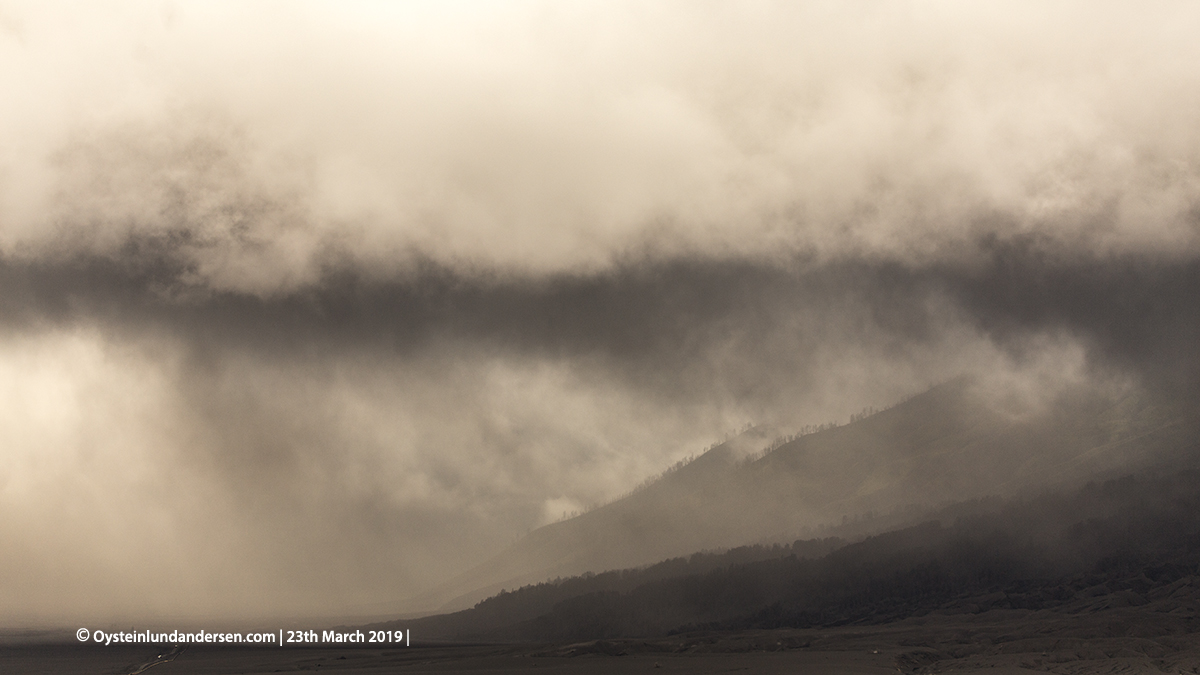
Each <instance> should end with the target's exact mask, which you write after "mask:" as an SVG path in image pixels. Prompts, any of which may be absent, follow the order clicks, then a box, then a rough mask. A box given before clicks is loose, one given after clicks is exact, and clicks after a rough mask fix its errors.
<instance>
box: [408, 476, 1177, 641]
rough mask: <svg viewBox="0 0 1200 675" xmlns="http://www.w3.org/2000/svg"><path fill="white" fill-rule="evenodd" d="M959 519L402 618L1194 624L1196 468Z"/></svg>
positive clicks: (717, 623)
mask: <svg viewBox="0 0 1200 675" xmlns="http://www.w3.org/2000/svg"><path fill="white" fill-rule="evenodd" d="M953 513H954V509H951V510H950V511H947V512H946V513H945V516H946V520H947V521H950V520H951V518H952V517H953ZM963 513H964V515H962V516H961V517H957V518H953V521H952V522H946V523H943V522H939V521H931V522H927V523H924V524H921V525H918V526H915V527H910V528H905V529H902V530H896V531H892V532H888V533H885V534H881V535H877V536H874V537H869V538H867V539H865V540H864V541H862V542H859V543H855V544H849V545H846V546H842V547H840V548H837V549H836V550H834V551H832V552H831V553H829V554H827V555H824V556H820V557H805V556H804V555H803V553H804V552H815V551H818V550H819V548H820V546H821V545H822V544H824V545H829V544H831V543H832V544H834V545H836V542H829V541H828V540H827V541H826V542H797V543H796V544H795V545H794V546H793V547H783V548H775V549H773V550H772V549H763V550H764V551H766V552H767V554H769V553H771V552H774V553H775V554H776V557H767V558H764V559H760V560H750V561H746V562H738V561H735V560H731V559H726V560H722V559H721V557H720V556H713V557H711V558H710V560H709V563H710V564H707V565H704V566H703V568H697V569H688V568H687V566H686V565H684V566H677V568H676V569H674V570H671V569H656V568H649V569H646V570H641V571H630V572H626V573H623V574H615V573H610V575H608V577H609V578H607V579H605V578H604V575H600V576H597V577H595V578H588V579H583V580H568V581H566V582H561V583H559V584H546V585H540V586H536V587H527V588H523V589H521V590H518V591H516V592H514V593H508V594H504V595H500V596H497V597H494V598H491V599H489V600H487V601H485V602H482V603H480V604H479V605H478V606H476V607H475V608H473V609H471V610H466V611H463V612H458V613H456V614H451V615H446V616H436V617H428V618H426V619H421V620H417V621H409V622H405V625H406V626H407V627H409V628H411V629H412V630H415V631H419V633H420V634H422V635H425V636H427V637H438V636H441V637H445V638H451V639H492V640H495V639H505V640H513V639H516V640H526V641H528V640H533V641H569V640H589V639H592V640H594V639H613V638H623V637H645V636H651V637H653V636H663V635H668V634H671V633H675V632H688V631H696V630H719V631H738V630H757V629H777V628H810V627H822V626H825V627H829V626H840V625H847V624H863V625H870V624H884V623H891V622H896V621H899V620H903V619H906V618H910V617H921V616H946V615H970V614H978V613H980V612H984V611H989V610H993V609H997V610H999V609H1005V610H1014V609H1019V610H1027V611H1042V610H1055V611H1057V612H1060V613H1062V612H1066V613H1088V612H1094V611H1100V610H1107V609H1116V608H1129V607H1144V608H1145V612H1147V613H1148V616H1149V617H1151V619H1153V617H1155V616H1162V617H1163V620H1167V619H1170V618H1171V616H1174V617H1176V618H1181V617H1182V618H1187V617H1191V618H1190V619H1189V620H1191V621H1193V622H1194V621H1195V617H1196V616H1197V611H1198V610H1200V584H1198V583H1197V581H1196V579H1197V578H1198V577H1197V575H1198V574H1200V473H1198V472H1195V471H1186V472H1180V473H1175V474H1171V475H1167V476H1160V477H1154V476H1144V477H1140V478H1133V477H1126V478H1122V479H1118V480H1111V481H1107V482H1104V483H1092V484H1089V485H1087V486H1085V487H1084V488H1082V489H1079V490H1075V491H1071V492H1069V493H1056V494H1047V495H1043V496H1040V497H1038V498H1035V499H1030V500H1025V501H1013V502H1011V503H1008V504H1006V505H1004V506H1003V507H1002V508H999V509H997V510H994V511H992V512H990V513H984V514H978V513H974V514H972V513H971V508H970V505H967V508H966V509H965V510H964V511H963ZM797 553H800V555H797ZM1167 615H1171V616H1167ZM1154 620H1157V619H1154ZM1148 621H1149V623H1147V625H1148V626H1149V625H1150V624H1151V623H1153V620H1150V619H1148ZM1168 623H1169V621H1168ZM1172 625H1174V624H1172ZM1196 628H1200V625H1197V626H1192V629H1196Z"/></svg>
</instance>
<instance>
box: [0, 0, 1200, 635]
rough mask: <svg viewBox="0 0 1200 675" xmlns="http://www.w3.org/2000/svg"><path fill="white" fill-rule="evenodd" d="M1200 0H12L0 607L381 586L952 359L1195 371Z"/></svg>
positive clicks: (891, 387) (0, 218) (1, 18)
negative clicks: (736, 438) (752, 432)
mask: <svg viewBox="0 0 1200 675" xmlns="http://www.w3.org/2000/svg"><path fill="white" fill-rule="evenodd" d="M1196 13H1197V10H1196V9H1195V8H1193V7H1192V6H1190V5H1187V4H1184V3H1158V4H1153V5H1151V6H1149V7H1141V8H1139V9H1138V10H1137V11H1136V12H1135V11H1134V10H1133V9H1132V8H1125V7H1121V6H1116V5H1101V6H1099V7H1096V6H1094V5H1092V4H1088V5H1084V4H1082V3H1078V4H1075V3H1058V4H1054V5H1045V4H1020V3H1018V4H1016V5H1011V6H1006V7H1005V8H1004V9H1003V10H1001V9H999V8H997V9H986V8H979V7H973V8H967V7H960V6H957V5H953V4H950V3H945V4H939V3H899V4H895V3H893V4H886V5H885V4H882V3H872V2H863V3H851V4H845V3H838V4H826V3H811V4H806V5H791V4H788V5H774V4H771V3H764V4H739V5H702V6H701V5H694V4H684V3H654V4H649V5H646V4H620V3H618V4H604V5H587V4H584V5H571V6H561V5H552V4H541V3H504V4H498V3H485V4H465V3H449V4H441V3H439V4H438V5H437V6H436V7H434V6H432V5H422V4H411V5H406V6H404V7H403V8H394V7H390V6H383V5H381V4H376V3H358V4H354V5H351V6H350V7H348V8H344V9H342V8H335V7H333V6H331V5H318V4H313V3H308V4H305V3H286V4H284V3H258V4H253V5H248V6H239V7H234V6H232V5H210V4H200V3H157V2H156V3H149V2H147V3H136V2H131V3H118V4H114V5H106V6H104V7H93V6H84V5H79V4H71V3H63V4H54V3H50V4H43V3H39V4H38V5H37V6H36V7H35V6H33V5H23V4H21V3H15V4H7V5H3V6H0V54H2V55H3V58H0V86H2V87H3V88H4V90H5V91H6V92H8V93H7V94H6V96H5V97H4V99H5V100H4V102H3V103H0V150H2V152H0V288H2V291H3V292H2V295H0V373H3V377H2V379H0V382H3V385H0V398H2V401H3V405H2V406H0V420H3V422H2V424H0V448H2V452H0V516H2V517H0V541H3V542H4V546H3V547H0V548H2V550H3V554H0V578H4V579H5V580H6V581H5V582H4V588H3V591H4V595H5V599H6V603H5V605H4V607H3V608H0V620H3V621H10V622H32V621H58V620H64V619H66V618H67V617H110V618H117V617H121V618H128V617H148V616H235V615H236V616H262V615H266V614H271V613H291V612H306V613H320V614H337V613H344V612H355V611H362V608H363V607H367V606H370V607H373V608H376V609H378V603H380V602H383V601H389V600H393V599H394V600H396V601H397V602H398V601H400V600H402V599H403V598H405V597H408V596H411V595H414V594H417V593H420V592H421V591H423V590H426V589H428V588H429V587H431V586H432V585H434V584H436V583H439V582H441V581H444V580H446V579H447V578H449V577H450V576H452V575H454V574H455V573H457V572H461V571H463V570H464V569H466V568H468V567H470V566H471V565H473V564H476V563H478V562H479V561H480V560H482V559H484V558H486V557H487V556H489V555H491V554H493V553H495V552H496V551H497V550H499V549H500V548H502V547H503V546H505V545H507V544H509V543H511V542H512V541H514V540H515V539H516V538H517V537H519V536H521V535H523V534H524V533H526V532H527V531H529V530H530V529H531V528H534V527H537V526H539V525H542V524H545V523H547V522H550V521H552V520H555V519H557V518H558V517H560V516H561V515H562V512H564V511H574V510H579V509H582V508H585V507H588V506H591V505H595V504H599V503H603V502H606V501H609V500H611V499H613V498H615V497H617V496H618V495H621V494H623V493H625V492H626V491H627V490H629V489H630V488H632V487H633V486H635V485H637V484H638V483H639V482H641V481H642V480H644V479H645V478H646V477H647V476H650V475H653V474H655V473H657V472H658V471H661V470H662V469H663V468H665V467H667V466H669V465H671V464H673V463H674V462H676V461H677V460H679V459H680V458H682V457H684V456H686V455H689V454H692V453H695V452H697V451H699V450H701V449H702V448H704V447H705V446H708V445H709V444H710V443H712V442H713V441H716V440H719V439H720V438H722V437H723V436H724V434H725V433H727V432H729V431H731V430H733V429H737V428H741V427H742V426H743V425H745V424H747V423H768V424H771V425H774V426H775V427H777V428H779V429H781V430H783V431H784V432H787V431H789V430H794V429H798V428H800V427H801V426H803V425H806V424H820V423H825V422H829V421H839V422H844V421H846V420H847V419H848V418H849V416H850V415H851V414H854V413H857V412H859V411H860V410H862V409H863V408H864V407H867V406H875V407H883V406H886V405H889V404H891V403H894V402H896V401H898V400H900V399H902V398H904V397H906V396H910V395H912V394H915V393H918V392H920V391H922V390H924V389H925V388H927V387H929V386H932V385H934V384H937V383H939V382H943V381H945V380H948V379H950V378H953V377H955V376H957V375H960V374H963V373H969V374H974V375H975V376H977V377H978V378H980V381H981V382H983V383H985V388H991V389H992V390H993V391H994V392H995V393H996V394H997V399H998V400H999V399H1001V398H1003V399H1004V400H1005V401H1007V402H1008V403H1009V404H1011V402H1012V401H1013V400H1016V401H1017V403H1016V404H1014V405H1016V406H1017V407H1018V408H1023V409H1029V408H1032V407H1036V406H1037V405H1039V404H1040V402H1041V401H1043V400H1046V399H1048V398H1049V397H1052V396H1053V395H1054V393H1055V392H1056V391H1057V390H1058V389H1059V388H1063V387H1068V386H1077V385H1084V386H1089V387H1111V388H1129V387H1141V388H1144V389H1146V390H1147V391H1150V392H1152V393H1153V394H1154V395H1162V396H1166V397H1171V398H1174V399H1176V400H1179V399H1186V398H1187V397H1190V396H1193V395H1194V394H1195V393H1196V391H1197V383H1198V382H1200V361H1198V360H1197V357H1198V354H1197V349H1196V345H1197V344H1200V311H1198V309H1197V305H1196V303H1195V298H1196V297H1198V296H1200V215H1198V214H1200V136H1198V135H1197V133H1196V131H1195V128H1194V126H1195V125H1194V120H1195V117H1196V113H1197V112H1200V94H1198V93H1197V92H1200V71H1198V70H1197V69H1196V68H1195V67H1194V66H1193V65H1191V64H1193V63H1198V62H1200V58H1197V57H1200V54H1197V53H1196V52H1197V51H1198V49H1200V48H1197V47H1196V46H1195V43H1194V40H1193V39H1192V38H1193V36H1191V35H1190V34H1189V33H1188V31H1187V30H1185V27H1186V26H1188V25H1194V22H1195V19H1197V18H1200V17H1197V16H1196ZM397 608H398V609H402V608H400V607H397Z"/></svg>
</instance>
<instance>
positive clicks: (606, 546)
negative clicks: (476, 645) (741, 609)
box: [411, 379, 1196, 611]
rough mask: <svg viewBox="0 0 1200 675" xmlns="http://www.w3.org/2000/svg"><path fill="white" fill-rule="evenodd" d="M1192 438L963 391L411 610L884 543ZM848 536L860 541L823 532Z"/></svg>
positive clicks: (762, 461)
mask: <svg viewBox="0 0 1200 675" xmlns="http://www.w3.org/2000/svg"><path fill="white" fill-rule="evenodd" d="M1195 426H1196V425H1195V420H1194V419H1191V418H1188V417H1187V416H1186V415H1185V414H1184V413H1183V412H1181V410H1180V409H1179V408H1178V406H1174V407H1173V406H1163V405H1161V404H1160V405H1153V404H1151V403H1150V402H1149V401H1148V399H1146V398H1145V397H1142V396H1138V395H1133V394H1126V395H1124V396H1120V397H1112V396H1106V395H1101V394H1098V393H1094V392H1087V391H1073V392H1067V393H1065V394H1063V395H1061V396H1060V397H1059V398H1058V399H1056V400H1054V401H1052V402H1050V403H1048V404H1045V405H1042V406H1040V407H1038V408H1037V409H1030V408H1028V407H1026V408H1024V409H1022V408H1021V407H1019V406H1017V407H1014V406H1009V405H1005V402H1004V401H998V400H995V399H992V398H989V397H987V396H985V395H983V394H981V393H979V392H978V391H977V390H976V387H975V386H973V384H972V383H971V382H969V381H967V380H965V379H960V380H956V381H953V382H950V383H947V384H944V385H942V386H939V387H936V388H934V389H932V390H930V391H928V392H926V393H924V394H921V395H919V396H916V397H913V398H912V399H909V400H908V401H905V402H904V403H901V404H899V405H896V406H894V407H892V408H890V409H888V410H885V411H883V412H880V413H877V414H874V415H871V416H870V417H867V418H865V419H862V420H859V421H856V422H854V423H851V424H848V425H845V426H839V427H835V428H832V429H826V430H823V431H820V432H817V433H812V434H808V435H804V436H800V437H798V438H795V439H793V440H791V441H790V442H787V443H784V444H782V445H780V446H779V447H777V448H775V449H774V450H773V451H771V452H769V453H767V454H765V455H761V456H758V455H751V456H750V457H749V458H747V459H743V458H744V457H745V454H744V453H743V452H739V450H737V449H735V447H734V446H735V445H737V444H741V445H743V446H745V445H746V444H747V443H755V442H756V443H759V444H760V446H766V445H767V443H768V439H766V438H761V437H759V438H753V437H750V438H747V437H741V438H737V439H734V440H733V441H731V442H728V443H725V444H722V445H719V446H717V447H715V448H713V449H712V450H710V451H709V452H707V453H705V454H704V455H702V456H700V457H698V458H697V459H696V460H695V461H693V462H691V463H689V464H687V465H685V466H683V467H682V468H680V469H679V470H677V471H673V472H670V473H668V474H666V475H665V476H663V477H662V478H661V479H659V480H658V481H656V482H654V483H652V484H651V485H649V486H648V487H646V488H645V489H642V490H639V491H637V492H635V493H633V494H631V495H629V496H627V497H625V498H623V499H620V500H618V501H615V502H613V503H611V504H608V505H606V506H603V507H601V508H598V509H595V510H593V511H590V512H588V513H585V514H583V515H581V516H578V517H576V518H572V519H570V520H566V521H562V522H559V523H554V524H552V525H548V526H545V527H542V528H540V529H538V530H535V531H534V532H532V533H530V534H529V535H528V536H526V537H524V538H523V539H522V540H520V541H519V542H517V543H516V544H514V545H513V546H512V547H510V548H509V549H507V550H506V551H504V552H502V553H501V554H500V555H498V556H496V557H495V558H493V559H491V560H488V561H486V562H485V563H483V564H481V565H478V566H477V567H475V568H473V569H472V570H470V571H468V572H467V573H465V574H463V575H461V576H459V577H458V578H456V579H455V580H453V581H452V582H451V583H449V584H446V585H445V586H443V587H441V588H439V589H437V590H436V591H435V592H433V593H431V594H428V595H426V596H424V597H422V598H418V599H415V600H414V601H413V602H412V603H411V606H412V607H413V608H420V607H437V606H441V607H442V608H443V611H451V610H454V609H460V608H464V607H469V606H471V605H472V604H474V603H476V602H478V601H479V600H482V599H483V598H485V597H488V596H490V595H494V594H495V593H497V592H499V591H500V590H502V589H505V588H508V589H512V588H516V587H519V586H524V585H528V584H533V583H538V582H542V581H545V580H546V579H551V578H555V577H562V576H571V575H577V574H582V573H584V572H587V571H593V572H599V571H603V570H610V569H622V568H629V567H636V566H641V565H647V564H651V563H654V562H657V561H660V560H664V559H667V558H671V557H676V556H681V555H689V554H691V553H693V552H696V551H702V550H716V549H723V548H731V547H736V546H744V545H748V544H753V543H760V542H774V541H792V540H794V539H796V538H797V537H803V536H813V535H816V534H820V533H821V532H825V533H826V536H828V535H830V534H838V535H839V536H851V535H853V534H857V535H859V536H862V535H865V534H870V533H872V532H880V531H883V530H886V529H889V528H895V527H900V526H903V525H905V524H911V523H913V522H916V521H917V520H918V519H919V518H920V517H922V515H921V514H924V513H928V509H929V508H931V507H933V506H936V505H938V504H945V503H948V502H953V501H956V500H965V499H971V498H974V497H978V496H981V495H1012V494H1017V493H1019V492H1020V491H1022V490H1029V489H1034V488H1039V487H1044V486H1048V485H1056V484H1069V483H1070V482H1071V481H1080V480H1083V479H1086V478H1090V477H1097V476H1099V477H1103V476H1105V475H1106V473H1105V472H1110V471H1115V470H1128V469H1131V468H1133V469H1136V468H1137V467H1139V466H1144V465H1147V464H1150V463H1154V462H1164V461H1173V460H1172V458H1175V457H1177V456H1186V453H1187V451H1188V449H1189V448H1190V447H1191V446H1190V443H1191V442H1192V439H1193V438H1195ZM752 433H754V432H752ZM842 522H845V523H847V525H848V526H849V525H854V527H850V528H849V529H844V530H842V531H839V532H834V531H832V530H829V529H828V527H829V526H831V525H836V524H838V523H842ZM822 526H824V527H825V528H826V529H824V530H822V529H819V528H820V527H822Z"/></svg>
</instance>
